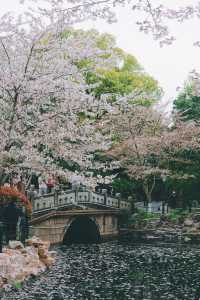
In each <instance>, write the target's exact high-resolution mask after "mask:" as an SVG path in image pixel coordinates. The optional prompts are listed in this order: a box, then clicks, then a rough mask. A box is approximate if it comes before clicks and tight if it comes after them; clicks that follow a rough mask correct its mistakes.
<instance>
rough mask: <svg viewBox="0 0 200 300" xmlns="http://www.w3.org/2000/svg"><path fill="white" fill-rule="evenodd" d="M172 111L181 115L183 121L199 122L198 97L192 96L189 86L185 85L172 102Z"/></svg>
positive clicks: (191, 87)
mask: <svg viewBox="0 0 200 300" xmlns="http://www.w3.org/2000/svg"><path fill="white" fill-rule="evenodd" d="M174 109H175V110H176V111H178V112H179V113H181V114H182V119H183V120H185V121H188V120H200V97H198V96H195V95H194V93H193V86H192V85H191V84H186V85H185V87H184V89H183V91H182V92H181V93H180V94H179V95H178V97H177V98H176V99H175V100H174Z"/></svg>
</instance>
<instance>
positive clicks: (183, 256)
mask: <svg viewBox="0 0 200 300" xmlns="http://www.w3.org/2000/svg"><path fill="white" fill-rule="evenodd" d="M56 251H57V252H58V255H57V261H56V264H55V265H54V266H53V268H51V269H50V270H48V271H46V272H45V273H44V274H42V275H41V276H40V277H37V278H32V279H30V280H29V281H27V282H26V283H25V284H24V285H23V287H22V288H21V289H18V290H17V289H13V290H12V291H11V292H7V293H6V294H5V295H4V296H2V298H1V299H3V300H17V299H20V300H22V299H23V300H47V299H48V300H65V299H66V300H67V299H68V300H73V299H77V300H82V299H88V300H90V299H91V300H93V299H101V300H103V299H107V300H109V299H114V300H118V299H121V300H125V299H131V300H134V299H135V300H160V299H164V300H170V299H173V300H176V299H180V300H186V299H187V300H199V299H200V248H198V247H192V246H190V247H189V246H188V247H185V246H184V247H183V246H177V245H157V246H155V245H153V246H152V245H135V244H133V243H132V244H131V243H129V244H127V243H123V244H122V243H119V242H117V241H114V242H107V243H102V244H98V245H71V246H61V247H57V248H56Z"/></svg>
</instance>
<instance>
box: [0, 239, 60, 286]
mask: <svg viewBox="0 0 200 300" xmlns="http://www.w3.org/2000/svg"><path fill="white" fill-rule="evenodd" d="M49 246H50V245H49V243H48V242H44V241H42V240H40V239H39V238H37V237H33V238H31V239H29V240H27V241H26V246H25V247H24V245H23V244H22V243H21V242H18V241H10V242H9V245H8V247H4V248H3V251H2V253H0V289H6V290H7V289H9V288H11V287H12V286H16V287H19V286H20V285H21V283H22V282H24V281H25V280H27V279H29V278H30V277H31V276H37V275H38V274H40V273H42V272H44V271H45V270H46V269H47V268H49V267H51V266H52V264H53V263H54V260H55V254H56V253H55V252H54V251H49Z"/></svg>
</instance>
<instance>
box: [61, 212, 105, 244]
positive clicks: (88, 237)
mask: <svg viewBox="0 0 200 300" xmlns="http://www.w3.org/2000/svg"><path fill="white" fill-rule="evenodd" d="M98 242H100V232H99V228H98V226H97V224H96V223H95V222H94V221H93V220H92V219H90V218H89V217H87V216H79V217H77V218H76V219H75V220H74V221H73V222H72V223H71V224H70V226H69V228H68V230H67V232H66V233H65V236H64V239H63V244H72V243H98Z"/></svg>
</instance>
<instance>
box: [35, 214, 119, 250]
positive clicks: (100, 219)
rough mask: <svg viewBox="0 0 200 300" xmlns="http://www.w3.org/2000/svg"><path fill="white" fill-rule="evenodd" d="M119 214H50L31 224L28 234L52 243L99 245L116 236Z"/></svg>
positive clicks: (36, 219)
mask: <svg viewBox="0 0 200 300" xmlns="http://www.w3.org/2000/svg"><path fill="white" fill-rule="evenodd" d="M118 217H119V211H116V210H111V209H110V210H100V209H98V210H96V209H89V210H70V211H52V212H49V213H48V214H45V215H42V216H39V217H36V218H34V219H33V220H32V221H31V224H30V225H31V235H35V236H38V237H40V238H41V239H42V240H48V241H50V243H51V244H57V243H78V242H82V243H83V242H99V241H101V240H106V239H109V238H112V237H116V236H117V235H118Z"/></svg>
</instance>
